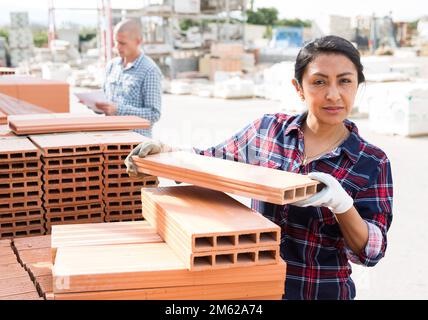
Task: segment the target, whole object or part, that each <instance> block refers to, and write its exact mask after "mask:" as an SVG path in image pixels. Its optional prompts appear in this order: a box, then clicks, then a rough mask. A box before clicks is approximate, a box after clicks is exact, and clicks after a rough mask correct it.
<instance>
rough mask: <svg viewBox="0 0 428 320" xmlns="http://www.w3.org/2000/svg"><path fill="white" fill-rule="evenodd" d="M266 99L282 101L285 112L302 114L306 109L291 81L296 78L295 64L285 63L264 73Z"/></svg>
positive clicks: (275, 65) (274, 66)
mask: <svg viewBox="0 0 428 320" xmlns="http://www.w3.org/2000/svg"><path fill="white" fill-rule="evenodd" d="M263 77H264V83H263V84H264V95H265V98H266V99H270V100H276V101H281V105H282V107H283V108H284V110H287V111H293V112H294V111H296V112H300V111H303V110H305V109H306V107H305V105H304V103H302V101H301V100H300V97H299V95H298V94H297V92H296V89H295V88H294V86H293V85H292V83H291V81H292V80H293V78H294V62H292V61H284V62H281V63H277V64H274V65H273V66H272V67H270V68H267V69H265V70H264V71H263Z"/></svg>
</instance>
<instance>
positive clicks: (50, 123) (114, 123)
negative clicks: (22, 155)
mask: <svg viewBox="0 0 428 320" xmlns="http://www.w3.org/2000/svg"><path fill="white" fill-rule="evenodd" d="M9 127H10V129H11V130H12V131H13V132H14V133H15V134H17V135H30V134H40V133H58V132H81V131H102V130H129V129H147V128H149V127H150V122H149V121H148V120H145V119H142V118H140V117H137V116H108V117H86V116H85V117H79V118H77V117H71V118H70V117H64V118H56V119H39V120H38V121H37V122H35V121H34V120H17V119H9ZM121 151H122V152H123V150H121Z"/></svg>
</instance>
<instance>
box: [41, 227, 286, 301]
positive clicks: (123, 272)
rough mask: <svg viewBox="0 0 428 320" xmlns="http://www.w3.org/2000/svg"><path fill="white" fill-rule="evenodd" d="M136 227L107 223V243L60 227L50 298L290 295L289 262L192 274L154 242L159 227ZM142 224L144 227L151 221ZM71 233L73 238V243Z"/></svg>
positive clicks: (169, 252)
mask: <svg viewBox="0 0 428 320" xmlns="http://www.w3.org/2000/svg"><path fill="white" fill-rule="evenodd" d="M135 223H137V222H133V223H130V224H127V225H125V224H122V225H121V226H120V227H115V228H113V225H114V224H106V225H104V226H105V228H104V230H103V232H104V233H103V234H102V237H103V239H102V240H100V237H99V236H97V237H94V236H91V233H92V232H94V230H93V229H91V228H88V229H87V230H86V232H85V231H84V229H80V230H79V231H78V232H76V231H77V230H70V231H68V232H67V231H66V229H68V228H70V229H71V228H74V229H76V228H77V226H60V228H61V229H62V230H61V232H59V233H58V234H57V230H56V229H55V228H57V227H55V228H54V229H53V233H52V244H53V245H54V244H55V246H56V248H54V249H55V252H56V258H55V262H54V266H53V270H52V272H53V279H52V284H53V294H52V295H51V296H50V297H49V298H50V299H58V300H60V299H180V300H182V299H280V298H281V296H282V294H283V293H284V281H285V271H286V264H285V262H284V261H282V260H281V259H279V261H278V262H277V263H274V264H265V265H253V266H239V267H233V268H228V269H213V270H201V271H190V270H188V269H187V268H186V266H185V264H184V263H183V262H182V260H181V259H180V258H179V257H178V256H177V255H176V254H175V252H174V251H173V250H171V249H170V247H169V246H168V245H167V244H166V243H161V242H158V243H153V242H155V241H158V240H156V239H155V238H154V234H153V228H147V227H146V228H142V229H141V230H140V231H139V232H137V233H136V232H135V229H134V228H135V227H132V226H133V224H135ZM138 223H140V224H141V227H143V224H145V223H146V222H138ZM89 226H90V225H87V227H89ZM82 227H84V226H82ZM94 227H96V226H94ZM108 227H110V228H111V229H110V230H108V229H107V228H108ZM127 228H129V229H127ZM119 229H120V230H121V232H120V234H119V235H118V233H119V232H118V230H119ZM127 230H128V231H127ZM58 231H59V230H58ZM99 232H100V230H98V233H99ZM71 234H72V235H73V236H72V237H73V239H67V238H69V237H70V235H71ZM57 237H58V240H57ZM61 237H62V238H63V239H62V240H61ZM109 240H110V241H109ZM148 241H150V242H152V243H147V242H148Z"/></svg>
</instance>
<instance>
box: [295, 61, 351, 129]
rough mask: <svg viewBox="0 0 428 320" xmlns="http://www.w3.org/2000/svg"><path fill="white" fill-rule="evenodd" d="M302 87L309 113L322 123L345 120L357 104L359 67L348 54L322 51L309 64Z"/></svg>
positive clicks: (332, 123) (329, 123) (334, 122)
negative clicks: (322, 52)
mask: <svg viewBox="0 0 428 320" xmlns="http://www.w3.org/2000/svg"><path fill="white" fill-rule="evenodd" d="M295 85H296V83H295ZM302 88H303V90H302ZM302 88H297V89H298V91H299V93H300V94H301V95H302V94H303V96H304V99H305V101H306V104H307V106H308V113H309V114H311V115H313V116H315V118H316V119H317V120H318V122H319V123H320V124H328V125H336V124H339V123H342V122H343V120H345V118H347V116H348V115H349V113H350V112H351V110H352V106H353V105H354V100H355V96H356V94H357V89H358V73H357V69H356V67H355V65H354V64H353V63H352V61H351V60H349V59H348V58H347V57H346V56H344V55H341V54H321V55H319V56H317V57H316V58H315V59H314V60H313V61H312V62H311V63H309V64H308V65H307V67H306V70H305V72H304V73H303V78H302Z"/></svg>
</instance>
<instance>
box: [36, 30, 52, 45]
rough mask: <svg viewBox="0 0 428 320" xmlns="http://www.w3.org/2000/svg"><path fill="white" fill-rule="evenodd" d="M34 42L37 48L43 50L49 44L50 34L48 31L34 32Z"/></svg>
mask: <svg viewBox="0 0 428 320" xmlns="http://www.w3.org/2000/svg"><path fill="white" fill-rule="evenodd" d="M33 42H34V45H35V46H36V47H39V48H42V47H46V45H47V44H48V33H47V31H40V30H39V31H34V32H33Z"/></svg>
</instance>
